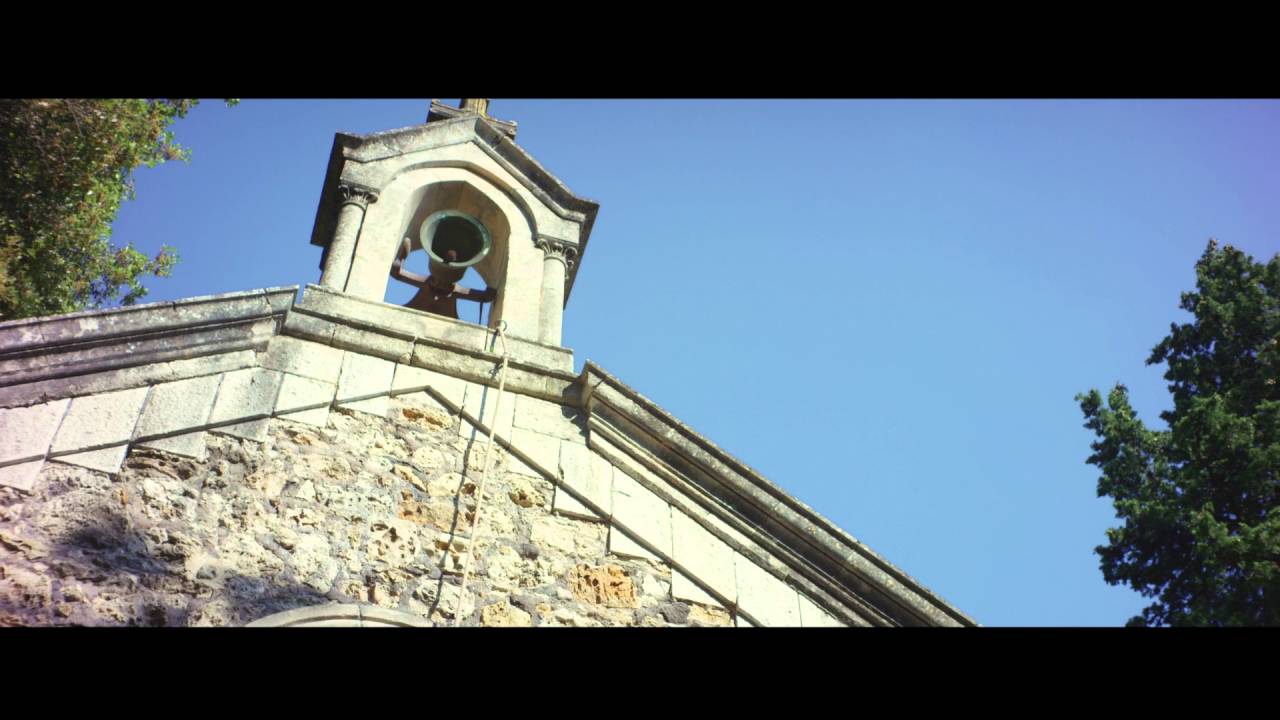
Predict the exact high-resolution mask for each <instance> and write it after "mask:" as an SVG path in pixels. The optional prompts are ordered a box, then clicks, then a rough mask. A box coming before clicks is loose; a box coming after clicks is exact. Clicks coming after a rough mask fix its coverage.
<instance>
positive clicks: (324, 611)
mask: <svg viewBox="0 0 1280 720" xmlns="http://www.w3.org/2000/svg"><path fill="white" fill-rule="evenodd" d="M431 626H432V625H431V623H430V622H428V621H426V620H424V619H423V618H421V617H418V616H417V615H412V614H410V613H407V612H402V611H400V610H388V609H387V608H383V607H378V606H376V605H358V604H332V605H317V606H314V607H304V608H294V609H293V610H285V611H284V612H278V613H275V614H274V615H268V616H266V617H264V618H259V619H257V620H254V621H253V622H251V623H249V624H248V625H246V626H245V627H431Z"/></svg>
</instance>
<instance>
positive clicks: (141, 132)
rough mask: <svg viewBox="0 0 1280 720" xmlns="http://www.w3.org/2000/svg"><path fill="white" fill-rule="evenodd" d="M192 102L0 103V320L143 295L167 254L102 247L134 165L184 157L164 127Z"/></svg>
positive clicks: (170, 258)
mask: <svg viewBox="0 0 1280 720" xmlns="http://www.w3.org/2000/svg"><path fill="white" fill-rule="evenodd" d="M195 104H196V101H194V100H32V99H22V100H0V138H3V139H4V149H3V151H0V173H2V175H0V176H2V177H3V178H4V182H3V183H0V321H3V320H12V319H15V318H23V317H32V316H38V315H53V314H61V313H67V312H73V311H76V310H81V309H84V308H94V307H100V306H102V305H104V304H108V303H111V302H115V301H117V300H118V301H119V302H120V303H121V304H124V305H129V304H132V303H134V302H136V301H137V300H138V299H139V298H141V297H143V296H144V295H146V293H147V289H146V288H145V287H144V286H143V285H142V282H141V280H142V278H144V277H146V276H150V275H155V276H165V275H168V274H169V272H170V270H171V269H172V268H173V265H174V263H175V261H176V260H177V256H176V255H175V254H174V252H173V250H172V248H169V247H168V246H165V247H163V248H162V249H161V250H160V252H159V254H157V255H156V256H155V257H151V258H149V257H147V256H146V255H144V254H142V253H141V252H139V251H138V250H136V249H134V247H133V245H132V244H125V245H123V246H120V245H115V244H113V243H111V241H110V235H111V223H112V221H113V220H114V219H115V217H116V213H117V212H118V211H119V209H120V202H121V200H123V199H126V198H132V197H133V195H134V191H133V183H132V181H131V179H130V176H131V174H132V172H133V171H134V169H136V168H138V167H139V166H143V165H145V166H147V167H154V166H155V165H157V164H159V163H162V162H164V161H166V160H177V159H183V160H185V159H186V158H187V151H186V150H184V149H183V148H181V147H179V146H178V145H177V144H176V143H175V142H174V137H173V133H172V131H170V129H169V127H170V124H171V123H172V122H173V121H174V120H176V119H178V118H181V117H184V116H185V115H186V114H187V112H188V111H190V109H191V108H192V107H193V106H194V105H195Z"/></svg>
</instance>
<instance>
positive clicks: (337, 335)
mask: <svg viewBox="0 0 1280 720" xmlns="http://www.w3.org/2000/svg"><path fill="white" fill-rule="evenodd" d="M333 346H334V347H337V348H344V349H346V350H347V351H348V352H355V353H358V354H361V355H369V356H372V357H376V358H381V359H383V360H389V361H391V362H393V363H407V362H409V360H410V359H411V358H412V357H413V340H412V339H411V338H405V337H397V336H395V335H390V334H388V333H387V332H386V331H385V330H383V331H381V332H374V331H371V330H365V329H364V328H358V327H352V326H350V325H344V324H342V323H337V324H336V325H334V328H333Z"/></svg>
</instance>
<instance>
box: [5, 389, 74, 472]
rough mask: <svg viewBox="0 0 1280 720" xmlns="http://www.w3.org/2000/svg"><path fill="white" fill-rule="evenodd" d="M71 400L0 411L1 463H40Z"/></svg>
mask: <svg viewBox="0 0 1280 720" xmlns="http://www.w3.org/2000/svg"><path fill="white" fill-rule="evenodd" d="M70 402H71V401H70V400H65V399H64V400H53V401H51V402H47V403H41V404H39V405H30V406H28V407H16V408H7V409H4V410H0V463H15V462H23V461H28V460H38V459H43V458H44V456H45V454H46V453H47V452H48V451H49V444H50V443H51V442H53V436H54V433H56V432H57V431H58V424H59V423H61V422H62V416H63V415H65V414H66V413H67V405H68V404H69V403H70Z"/></svg>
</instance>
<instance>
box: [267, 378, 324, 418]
mask: <svg viewBox="0 0 1280 720" xmlns="http://www.w3.org/2000/svg"><path fill="white" fill-rule="evenodd" d="M336 390H337V386H336V385H334V384H333V383H328V382H323V381H321V380H314V379H312V378H306V377H301V376H299V375H293V374H290V373H285V374H284V378H283V379H282V380H281V384H280V394H279V395H278V396H277V397H276V407H275V413H276V414H277V415H279V416H280V417H281V418H283V419H285V420H292V421H294V422H300V423H306V424H307V425H314V426H316V427H324V426H325V423H326V422H327V421H328V419H329V405H330V403H332V402H333V397H334V393H335V392H336Z"/></svg>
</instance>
